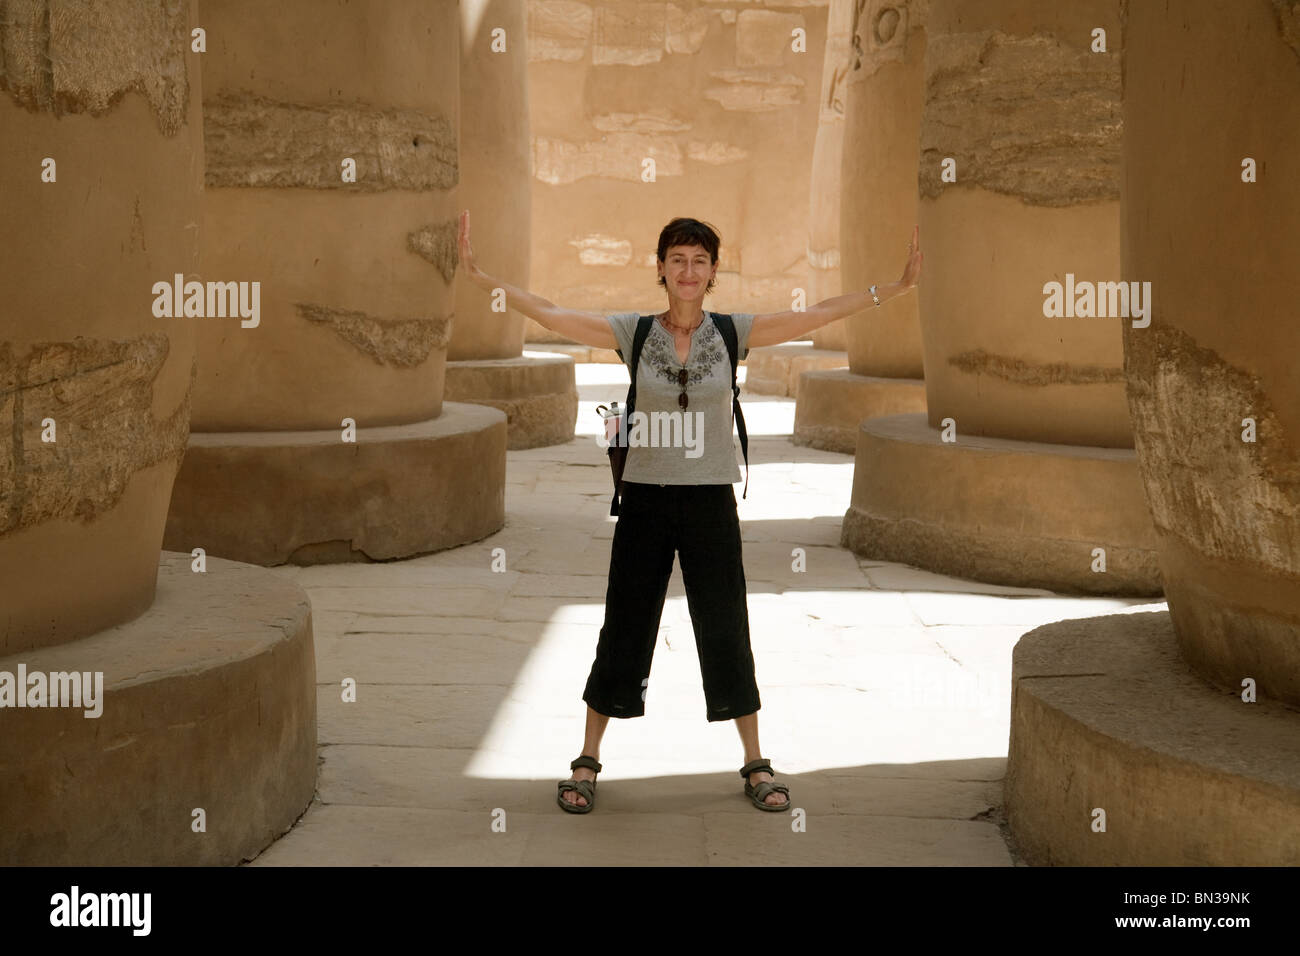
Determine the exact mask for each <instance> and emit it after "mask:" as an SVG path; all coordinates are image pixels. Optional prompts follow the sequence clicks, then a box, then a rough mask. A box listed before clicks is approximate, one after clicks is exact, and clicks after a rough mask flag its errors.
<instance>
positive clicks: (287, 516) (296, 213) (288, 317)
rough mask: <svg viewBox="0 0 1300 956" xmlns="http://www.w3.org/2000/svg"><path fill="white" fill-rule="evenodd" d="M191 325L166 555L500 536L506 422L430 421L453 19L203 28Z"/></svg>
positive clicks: (448, 295)
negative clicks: (196, 290)
mask: <svg viewBox="0 0 1300 956" xmlns="http://www.w3.org/2000/svg"><path fill="white" fill-rule="evenodd" d="M204 9H205V18H206V21H207V27H208V33H209V37H210V44H209V49H208V52H207V54H206V55H205V56H206V59H205V60H204V70H205V79H206V82H205V89H204V127H205V134H206V151H207V173H206V185H207V189H206V193H205V211H206V219H207V227H206V229H205V232H204V247H203V267H204V270H205V277H206V278H209V279H213V280H220V281H249V282H251V281H258V282H259V283H260V288H261V316H260V322H259V324H257V325H256V326H255V327H242V323H241V327H238V328H235V329H234V330H233V331H228V330H227V328H226V327H224V326H218V325H215V324H211V323H209V324H207V325H205V326H203V327H202V331H201V334H200V339H199V346H198V352H199V378H198V384H197V387H196V390H195V400H194V419H193V431H194V434H193V435H192V436H191V438H190V445H189V451H188V454H187V456H186V459H185V464H184V467H183V468H182V469H181V472H180V474H179V476H178V477H177V485H176V491H175V494H174V496H173V500H172V508H171V514H170V516H169V519H168V525H167V537H166V541H167V543H168V546H169V547H174V548H176V549H178V550H189V549H191V548H193V547H204V548H206V549H207V551H208V553H209V554H217V555H220V556H222V557H231V558H236V559H239V560H247V561H251V562H254V563H258V564H280V563H284V562H286V561H292V562H296V563H314V562H320V561H326V562H328V561H347V560H366V559H386V558H396V557H405V556H409V555H413V554H418V553H421V552H428V551H436V550H439V549H442V548H447V547H453V546H455V545H459V544H464V543H466V542H468V541H473V540H477V539H479V538H481V537H483V536H484V535H487V534H490V533H491V532H493V531H495V530H496V529H498V528H500V527H501V525H502V524H503V522H504V503H505V502H504V479H505V428H504V425H505V415H504V414H503V413H501V412H500V411H498V410H496V409H491V408H486V407H484V406H479V405H466V404H459V403H450V402H448V403H444V402H443V380H444V365H445V359H446V350H447V344H448V340H449V337H450V333H451V322H452V309H453V304H454V285H453V277H454V270H455V265H456V262H455V244H456V243H455V240H456V215H457V211H458V203H457V190H456V186H457V181H458V174H459V162H458V156H457V115H458V95H459V93H458V90H459V83H458V75H459V66H458V64H459V59H460V57H459V41H458V36H459V8H458V4H457V3H455V2H454V0H437V2H432V3H429V2H419V0H393V2H383V3H381V2H377V0H376V2H367V3H356V4H350V5H330V6H328V8H322V7H321V5H320V4H318V3H314V2H311V0H293V2H287V3H280V4H275V5H274V6H270V5H267V4H264V3H260V2H255V0H230V2H222V3H218V4H213V5H212V6H211V7H205V8H204Z"/></svg>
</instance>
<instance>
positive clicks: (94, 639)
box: [0, 552, 316, 866]
mask: <svg viewBox="0 0 1300 956" xmlns="http://www.w3.org/2000/svg"><path fill="white" fill-rule="evenodd" d="M67 588H68V600H70V601H74V600H76V582H75V581H71V580H69V581H68V582H67ZM20 664H22V665H24V667H25V669H26V673H27V675H28V678H29V680H30V676H31V675H32V674H33V673H37V672H39V673H41V674H46V675H48V674H51V673H54V672H72V671H77V672H82V673H85V672H89V673H90V674H94V673H95V672H101V673H102V675H103V677H102V680H103V684H102V694H99V695H96V697H97V702H96V708H98V709H100V710H101V713H100V715H99V716H98V717H87V716H86V711H87V707H86V701H85V700H84V699H83V700H82V701H81V702H80V703H81V706H78V707H40V708H31V707H23V708H11V707H8V706H6V707H5V708H4V709H3V710H0V722H3V725H4V733H2V734H0V860H3V861H4V862H5V863H6V864H8V865H12V866H109V865H112V866H192V865H204V866H230V865H233V864H236V863H239V862H240V861H241V860H244V859H249V858H251V857H253V856H255V855H257V854H258V853H259V852H261V851H262V850H263V849H265V848H266V847H267V846H269V845H270V844H271V842H272V841H274V840H275V839H276V838H278V837H279V836H280V835H281V834H283V833H284V832H285V831H286V830H288V829H289V827H291V826H292V825H293V822H294V821H295V820H296V819H297V818H298V817H299V816H301V815H302V813H303V811H304V810H305V809H306V808H307V805H308V804H309V803H310V802H311V800H312V795H313V794H314V792H315V788H316V659H315V649H314V647H313V642H312V627H311V604H310V602H309V601H308V599H307V594H306V592H304V591H303V590H302V588H300V587H299V586H298V585H297V584H295V583H293V582H292V581H290V580H288V579H286V578H285V577H284V576H282V575H279V574H276V573H275V572H272V571H267V570H266V569H264V568H256V567H251V566H249V565H246V564H238V563H236V562H233V561H222V560H221V559H219V558H208V559H207V570H206V572H205V573H196V572H195V571H193V570H191V558H190V556H189V555H188V554H171V553H168V552H163V554H162V558H161V561H160V562H159V565H158V586H157V596H156V598H155V600H154V603H153V605H152V606H151V607H150V608H149V609H148V610H147V611H145V612H144V613H143V614H142V615H140V616H139V617H137V618H136V619H135V620H133V621H130V622H128V623H126V624H121V625H118V626H117V627H113V628H109V629H107V630H104V631H100V632H99V633H97V634H93V635H91V636H89V637H84V638H81V639H80V640H76V641H71V642H69V643H67V644H60V645H57V646H54V647H47V648H42V649H40V650H31V651H27V652H25V653H23V654H19V655H13V656H10V657H5V658H0V672H6V673H8V674H12V675H17V674H18V673H19V665H20ZM93 685H94V681H93V679H92V680H91V681H90V682H88V683H87V686H88V687H93ZM93 709H95V708H92V712H93ZM197 809H201V810H202V811H203V813H202V815H201V816H199V815H196V814H195V810H197ZM200 819H201V820H202V821H203V827H204V830H203V831H202V832H195V828H196V827H198V826H199V822H198V821H199V820H200Z"/></svg>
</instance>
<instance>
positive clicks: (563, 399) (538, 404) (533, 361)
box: [442, 352, 578, 451]
mask: <svg viewBox="0 0 1300 956" xmlns="http://www.w3.org/2000/svg"><path fill="white" fill-rule="evenodd" d="M442 394H443V398H444V399H445V400H446V401H451V402H469V403H472V404H475V405H487V406H488V407H490V408H496V409H500V410H501V411H503V412H505V414H506V447H507V448H508V449H510V450H511V451H514V450H515V449H519V448H541V447H543V446H546V445H563V444H565V443H566V442H569V441H572V440H573V433H574V428H575V427H576V426H577V423H578V387H577V384H576V383H575V378H574V359H573V357H572V356H568V355H562V354H543V353H536V352H535V353H533V354H531V355H529V354H525V355H523V356H520V357H519V358H510V359H475V360H465V361H457V362H448V363H447V371H446V380H445V382H444V385H443V393H442Z"/></svg>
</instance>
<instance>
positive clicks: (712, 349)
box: [641, 312, 725, 385]
mask: <svg viewBox="0 0 1300 956" xmlns="http://www.w3.org/2000/svg"><path fill="white" fill-rule="evenodd" d="M716 314H717V313H716V312H705V313H704V316H705V320H704V321H703V322H701V323H700V327H699V328H697V329H696V330H695V331H694V332H693V333H692V334H691V348H690V351H689V352H688V353H687V355H686V367H687V369H688V375H687V382H688V383H689V384H692V385H698V384H699V383H700V382H703V381H704V378H705V375H706V374H707V373H708V371H709V370H710V369H712V368H713V366H714V365H716V364H717V362H718V360H719V358H725V354H724V351H723V348H722V336H721V335H719V334H718V325H717V323H716V322H715V321H714V319H713V316H714V315H716ZM654 324H655V325H656V326H658V328H659V331H660V332H662V333H663V334H662V335H661V336H658V337H656V338H655V339H654V342H653V344H652V343H651V342H650V341H649V340H647V342H646V348H648V350H649V355H648V356H647V355H646V354H645V353H646V348H643V351H642V355H641V360H642V361H645V360H646V358H649V359H650V363H651V365H652V366H653V367H654V369H655V374H656V377H659V376H662V377H663V379H664V381H666V382H670V383H672V384H674V385H676V384H677V374H678V372H680V371H681V368H682V360H681V357H680V356H679V355H678V354H677V343H676V341H675V340H674V339H673V336H672V333H670V332H669V331H668V330H667V329H665V328H664V327H663V326H662V325H660V323H659V317H658V316H657V315H656V316H655V321H654ZM692 359H694V362H692Z"/></svg>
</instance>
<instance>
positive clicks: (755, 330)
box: [460, 210, 921, 813]
mask: <svg viewBox="0 0 1300 956" xmlns="http://www.w3.org/2000/svg"><path fill="white" fill-rule="evenodd" d="M919 241H920V233H919V230H914V231H913V233H912V241H911V242H910V243H909V244H908V260H907V265H906V267H905V268H904V270H903V278H902V279H900V280H899V281H898V282H894V283H890V284H888V285H886V286H882V287H880V288H879V289H877V287H876V286H872V287H871V289H869V290H868V291H866V292H856V293H850V294H848V295H841V296H837V297H835V298H833V299H827V300H825V301H824V302H819V303H818V304H817V305H814V306H812V307H811V308H809V309H807V310H806V311H789V312H775V313H771V314H767V315H752V314H750V313H736V314H731V315H727V314H719V313H716V312H707V313H706V312H705V310H704V297H705V296H706V295H708V294H709V293H710V292H712V291H713V286H714V283H715V281H716V279H717V273H718V250H719V247H720V245H721V240H720V239H719V237H718V234H717V232H716V231H715V230H714V229H713V227H712V226H710V225H709V224H708V223H705V222H701V221H700V220H697V219H689V218H684V217H679V218H676V219H673V220H672V221H671V222H669V223H668V225H666V226H665V227H664V228H663V230H662V231H661V232H660V233H659V242H658V247H657V253H656V260H657V269H658V284H659V285H660V286H661V287H662V288H663V289H664V291H665V292H666V293H667V295H668V307H667V309H665V310H664V311H663V312H660V313H659V314H658V315H656V316H653V317H651V316H640V315H638V314H637V313H635V312H620V313H616V314H613V315H609V316H600V315H596V314H594V313H589V312H579V311H575V310H570V309H562V308H559V307H558V306H556V305H554V304H552V303H550V302H547V301H546V300H545V299H543V298H541V297H540V296H536V295H533V294H532V293H530V292H527V291H525V290H523V289H520V288H517V287H515V286H512V285H510V284H508V283H506V282H502V281H500V280H498V279H495V278H493V277H491V276H489V275H487V273H485V272H483V271H482V270H481V269H480V268H479V267H478V266H477V265H476V264H475V262H474V254H473V250H472V248H471V247H470V240H469V211H468V210H466V211H464V212H462V213H461V218H460V261H461V264H462V266H463V267H464V268H465V270H466V274H467V276H468V277H469V279H470V281H471V282H473V283H474V284H475V285H477V286H479V287H480V288H483V289H501V290H503V291H504V292H505V293H506V296H507V297H508V298H509V300H510V305H511V306H513V307H514V308H515V309H517V310H518V311H520V312H522V313H523V314H524V315H527V316H529V317H531V318H533V319H535V320H536V321H537V322H539V323H541V325H543V326H544V327H546V328H548V329H551V330H553V331H555V332H559V333H560V334H561V335H565V336H567V337H569V338H571V339H573V340H574V341H577V342H581V343H582V344H584V345H590V346H594V347H597V348H607V349H618V351H619V353H620V354H621V355H622V357H623V360H624V361H625V362H626V363H627V364H628V366H629V369H630V373H631V374H632V375H633V388H632V391H631V392H630V395H631V396H635V398H636V410H637V412H638V413H641V414H647V413H648V414H651V415H653V414H656V413H659V414H672V413H673V412H674V411H676V410H677V409H678V408H681V409H685V408H687V407H689V408H690V409H691V410H692V411H693V412H696V413H697V414H698V415H699V416H700V419H701V421H702V423H703V424H702V428H701V429H700V431H699V446H700V448H699V451H700V452H701V453H699V454H694V455H688V454H684V453H683V451H682V450H681V449H679V448H673V447H663V446H662V445H659V446H651V445H648V444H638V445H631V444H629V446H628V459H627V464H626V467H625V470H624V473H623V488H624V491H623V500H622V505H621V507H620V509H619V511H618V523H617V525H616V526H615V529H614V538H613V542H612V544H611V553H610V564H609V585H608V588H607V592H606V593H607V595H608V598H607V600H606V603H605V621H604V625H603V626H602V627H601V629H600V640H599V642H598V644H597V646H596V659H595V661H594V663H593V664H592V667H591V672H590V674H589V675H588V677H587V684H586V689H585V690H584V692H583V700H584V701H586V703H587V721H586V734H585V738H584V742H583V749H582V754H581V755H580V756H579V757H578V758H577V759H576V760H574V761H573V762H572V763H571V764H570V765H569V769H570V770H572V771H573V776H572V777H570V778H569V779H568V780H563V781H561V782H560V784H559V792H558V794H557V796H556V800H557V802H558V803H559V805H560V807H561V808H562V809H564V810H566V811H568V812H570V813H587V812H590V811H591V810H592V809H593V808H594V807H595V799H596V774H597V773H599V772H600V770H601V764H600V760H599V757H600V743H601V739H602V738H603V736H604V733H605V727H606V726H607V724H608V723H609V718H610V717H623V718H627V717H640V716H643V715H644V714H645V699H646V694H647V692H648V687H649V679H650V663H651V658H652V656H653V654H654V648H655V641H656V637H657V635H658V631H659V621H660V618H661V616H662V614H663V606H664V598H665V597H666V594H667V590H668V579H669V577H670V575H671V574H672V569H673V557H674V555H676V556H677V558H678V559H679V561H680V563H681V568H682V580H683V583H684V585H685V588H686V598H687V604H688V606H689V608H690V613H691V623H692V625H693V627H694V629H695V640H696V646H697V648H698V650H699V656H700V670H701V673H702V676H703V681H704V698H705V703H706V715H705V716H706V719H707V720H709V721H719V720H734V721H735V722H736V729H737V731H738V732H739V734H740V739H741V744H742V746H743V748H744V758H743V759H744V766H743V767H741V770H740V775H741V776H742V777H744V778H745V796H746V797H748V798H749V800H750V801H751V802H752V803H753V804H754V806H756V807H758V808H759V809H760V810H769V811H783V810H785V809H787V808H788V807H789V806H790V796H789V793H790V791H789V788H788V787H787V786H786V785H785V784H783V783H777V782H775V781H773V779H772V774H773V773H774V771H773V770H772V765H771V764H770V763H769V762H768V761H767V759H766V758H764V757H763V756H762V755H761V754H762V751H761V750H760V748H759V743H758V710H759V707H760V706H761V702H760V700H759V693H758V684H757V681H756V680H755V673H754V656H753V652H752V651H751V649H750V641H749V611H748V606H747V603H746V588H745V569H744V564H743V559H742V553H741V538H740V520H739V516H738V514H737V510H736V495H735V491H734V489H733V488H732V487H731V486H732V485H733V484H734V483H735V482H737V481H739V480H740V469H739V468H738V467H737V464H736V454H735V447H734V445H733V440H732V427H733V421H732V414H731V413H732V408H733V404H732V400H733V382H734V369H733V366H732V359H731V352H732V350H733V345H732V341H731V340H732V339H733V337H734V351H735V355H736V360H737V361H739V360H740V359H743V358H744V357H745V356H746V354H747V353H748V352H749V349H750V348H753V347H755V346H760V345H777V344H779V343H781V342H785V341H788V340H789V339H792V338H796V337H799V336H801V335H803V334H805V333H807V332H811V331H812V330H814V329H818V328H821V327H822V326H823V325H826V324H827V323H829V322H833V321H835V320H836V319H840V318H843V317H844V316H847V315H852V314H853V313H854V312H858V311H861V310H862V309H864V308H866V307H867V306H868V305H869V304H874V305H875V306H879V305H880V304H881V302H883V301H884V300H885V299H888V298H890V297H892V296H895V295H899V294H901V293H903V292H906V291H907V290H908V289H911V288H912V287H913V286H914V285H915V284H916V278H917V276H918V275H919V273H920V269H921V251H920V244H919ZM652 318H653V321H651V319H652ZM706 319H708V321H706ZM643 320H644V321H643ZM693 450H694V449H693Z"/></svg>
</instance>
